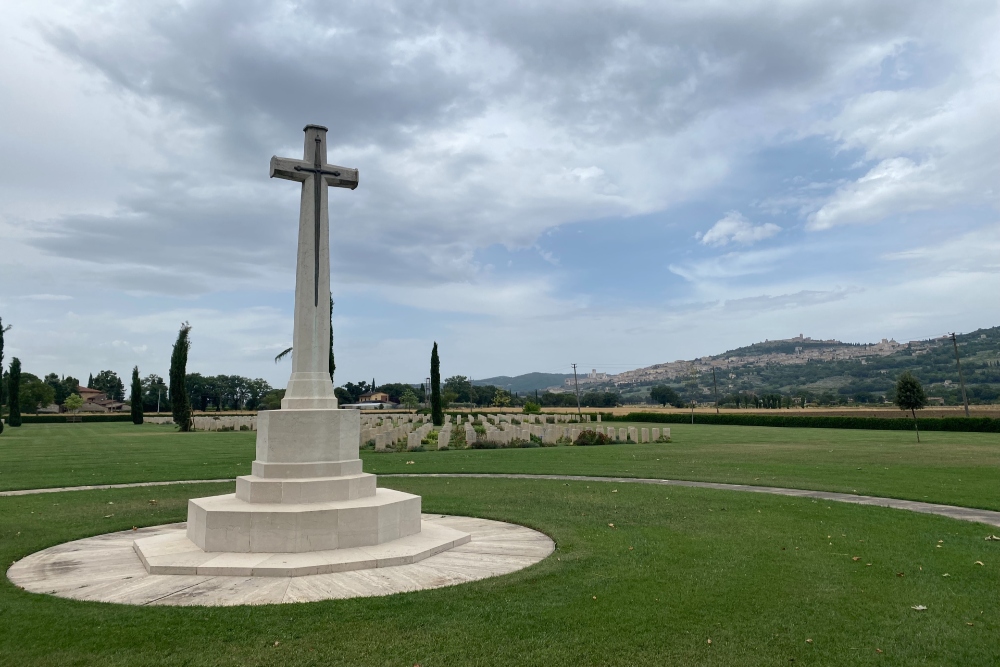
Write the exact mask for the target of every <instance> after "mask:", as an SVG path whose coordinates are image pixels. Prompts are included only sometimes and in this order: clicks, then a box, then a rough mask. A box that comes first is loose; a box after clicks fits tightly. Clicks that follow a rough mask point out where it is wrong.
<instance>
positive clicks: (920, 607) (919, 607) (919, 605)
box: [910, 604, 927, 611]
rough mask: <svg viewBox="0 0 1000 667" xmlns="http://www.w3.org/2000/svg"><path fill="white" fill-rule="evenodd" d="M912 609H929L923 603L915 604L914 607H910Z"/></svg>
mask: <svg viewBox="0 0 1000 667" xmlns="http://www.w3.org/2000/svg"><path fill="white" fill-rule="evenodd" d="M910 609H912V610H913V611H927V607H925V606H924V605H922V604H915V605H913V606H912V607H910Z"/></svg>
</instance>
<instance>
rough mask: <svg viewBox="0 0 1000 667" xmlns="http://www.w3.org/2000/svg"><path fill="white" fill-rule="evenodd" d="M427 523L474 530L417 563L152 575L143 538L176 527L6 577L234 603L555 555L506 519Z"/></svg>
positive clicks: (367, 587) (33, 564)
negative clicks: (142, 554) (291, 573)
mask: <svg viewBox="0 0 1000 667" xmlns="http://www.w3.org/2000/svg"><path fill="white" fill-rule="evenodd" d="M422 519H423V521H424V522H429V523H431V524H436V525H439V526H442V527H446V528H452V529H454V530H459V531H463V532H465V533H469V534H470V535H471V536H472V539H471V540H470V541H469V542H468V543H466V544H462V545H460V546H456V547H453V548H451V549H449V550H447V551H444V552H442V553H438V554H435V555H433V556H430V557H428V558H425V559H423V560H421V561H419V562H416V563H412V564H408V565H395V566H391V567H375V568H371V569H365V570H352V571H349V572H335V573H329V574H315V575H306V576H299V577H273V576H211V575H183V574H149V573H148V572H147V571H146V568H145V567H144V566H143V564H142V562H141V561H140V560H139V557H138V556H137V555H136V552H135V550H134V549H133V544H132V543H133V542H134V541H135V540H136V539H137V538H147V537H154V536H165V535H170V534H174V533H179V532H182V531H184V530H185V528H186V524H184V523H175V524H169V525H165V526H155V527H152V528H140V529H139V530H128V531H123V532H119V533H108V534H106V535H98V536H96V537H88V538H86V539H83V540H76V541H74V542H67V543H65V544H60V545H57V546H54V547H50V548H48V549H45V550H43V551H39V552H37V553H34V554H31V555H30V556H27V557H25V558H23V559H21V560H19V561H17V562H16V563H15V564H14V565H12V566H11V567H10V569H9V570H8V571H7V577H8V578H9V579H10V580H11V582H13V583H14V584H15V585H16V586H19V587H21V588H23V589H24V590H26V591H30V592H32V593H46V594H49V595H56V596H59V597H64V598H72V599H74V600H90V601H94V602H114V603H118V604H134V605H177V606H197V605H201V606H231V605H243V604H251V605H254V604H280V603H291V602H314V601H317V600H330V599H345V598H354V597H371V596H376V595H392V594H394V593H405V592H409V591H419V590H424V589H428V588H440V587H442V586H453V585H455V584H464V583H466V582H469V581H476V580H477V579H486V578H488V577H496V576H499V575H503V574H509V573H511V572H516V571H517V570H520V569H523V568H526V567H528V566H529V565H534V564H535V563H537V562H539V561H541V560H543V559H544V558H546V557H547V556H548V555H549V554H551V553H552V552H553V551H554V550H555V543H554V542H553V541H552V540H551V539H550V538H549V537H548V536H547V535H545V534H544V533H540V532H538V531H536V530H532V529H530V528H525V527H524V526H518V525H516V524H511V523H503V522H501V521H490V520H488V519H476V518H472V517H462V516H443V515H438V514H434V515H427V514H425V515H423V516H422Z"/></svg>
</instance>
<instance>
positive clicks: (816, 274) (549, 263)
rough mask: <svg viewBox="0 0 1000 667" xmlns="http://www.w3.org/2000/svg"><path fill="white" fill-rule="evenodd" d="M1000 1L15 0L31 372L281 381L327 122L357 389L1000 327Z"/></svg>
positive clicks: (11, 312)
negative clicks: (285, 173) (183, 354)
mask: <svg viewBox="0 0 1000 667" xmlns="http://www.w3.org/2000/svg"><path fill="white" fill-rule="evenodd" d="M998 34H1000V8H998V5H997V3H996V2H992V1H990V2H986V1H977V0H970V1H968V2H961V3H941V2H936V1H935V2H931V1H923V0H905V1H904V0H899V1H894V0H886V1H884V2H876V3H873V2H868V1H864V0H861V1H848V0H842V1H838V0H816V1H810V0H799V1H794V2H792V1H769V2H755V1H752V0H736V1H733V2H723V1H720V0H697V1H686V2H648V3H645V2H641V1H638V0H635V1H627V2H614V1H609V0H603V1H601V2H586V1H578V2H558V1H554V2H519V1H516V0H512V1H511V2H499V3H498V2H493V1H491V2H479V1H475V0H462V1H460V2H459V1H441V2H434V1H428V2H419V3H415V2H402V1H401V2H391V1H377V0H376V1H366V2H350V1H342V2H335V3H334V2H319V1H315V2H310V1H301V2H295V1H285V2H264V1H261V0H240V1H236V0H230V1H224V0H175V1H173V2H166V1H160V0H144V1H143V2H126V1H122V2H107V1H102V0H84V1H81V2H75V1H71V0H52V1H51V2H46V3H38V2H27V1H19V0H7V1H6V2H4V3H3V5H2V7H0V62H3V66H2V67H0V155H2V156H3V160H2V161H0V317H2V319H3V323H4V324H5V325H7V324H10V325H12V327H13V328H12V329H11V330H10V331H9V332H8V333H7V334H6V350H5V357H6V360H5V361H6V362H8V363H9V361H10V359H11V358H12V357H14V356H17V357H19V358H20V359H21V361H22V364H23V367H24V369H25V370H26V371H28V372H32V373H35V374H37V375H42V374H45V373H50V372H55V373H58V374H70V375H73V376H75V377H78V378H80V379H85V378H86V377H87V375H88V374H90V373H93V374H96V373H97V372H99V371H100V370H103V369H110V370H114V371H116V372H117V373H118V374H119V375H122V376H126V375H127V374H128V373H130V372H131V369H132V367H133V366H136V365H137V366H138V367H139V369H140V373H141V374H142V375H146V374H148V373H157V374H159V375H163V376H165V375H166V373H167V369H168V366H169V357H170V348H171V344H172V343H173V341H174V339H175V338H176V335H177V330H178V328H179V327H180V325H181V323H182V322H185V321H186V322H189V323H190V324H191V325H192V332H191V335H192V348H191V354H190V360H189V364H188V370H189V372H200V373H203V374H210V375H214V374H228V375H232V374H238V375H244V376H249V377H262V378H264V379H266V380H268V381H269V382H270V383H271V384H272V385H274V386H276V387H281V386H284V384H285V383H286V382H287V378H288V374H289V372H290V363H289V362H288V361H284V362H281V363H278V364H275V363H274V361H273V358H274V355H275V354H277V353H278V352H279V351H281V350H282V349H284V348H285V347H287V346H289V345H290V344H291V330H292V318H291V314H292V308H293V289H294V263H295V244H296V233H297V222H298V197H299V192H298V187H297V184H294V183H289V182H287V181H282V180H277V179H275V180H271V179H269V178H268V163H269V160H270V157H271V156H272V155H280V156H286V157H300V156H301V150H302V148H301V147H302V127H303V126H304V125H306V124H308V123H316V124H321V125H325V126H327V127H329V128H330V132H329V135H328V137H327V141H328V150H329V156H328V157H329V161H330V162H331V163H334V164H339V165H343V166H348V167H354V168H357V169H359V170H360V185H359V187H358V188H357V190H354V191H350V190H343V189H331V191H330V221H331V246H332V249H331V265H332V276H331V285H332V293H333V295H334V300H335V302H336V305H335V307H334V334H335V337H336V343H335V350H336V355H337V374H336V375H337V376H336V378H335V383H336V384H338V385H339V384H343V383H344V382H347V381H349V380H350V381H358V380H361V379H370V378H375V379H376V380H377V382H378V383H380V384H381V383H382V382H389V381H398V382H421V381H422V380H423V379H424V378H425V377H426V376H427V375H428V374H429V372H428V368H429V357H430V350H431V346H432V344H433V342H434V341H437V342H438V344H439V346H440V354H441V359H442V373H443V374H444V377H448V376H450V375H456V374H460V375H466V376H471V377H473V378H485V377H490V376H496V375H518V374H521V373H526V372H532V371H541V372H554V373H557V372H564V373H568V372H571V364H573V363H577V364H578V365H579V367H580V368H581V369H582V370H589V369H591V368H596V369H597V370H599V371H604V372H609V373H617V372H620V371H624V370H628V369H631V368H636V367H641V366H646V365H651V364H654V363H661V362H665V361H672V360H675V359H690V358H694V357H697V356H703V355H709V354H718V353H720V352H723V351H725V350H727V349H732V348H735V347H738V346H741V345H746V344H750V343H753V342H756V341H762V340H765V339H772V340H773V339H777V338H789V337H792V336H796V335H798V334H800V333H801V334H804V335H806V336H812V337H813V338H824V339H826V338H837V339H840V340H844V341H849V342H871V341H877V340H880V339H881V338H895V339H896V340H900V341H907V340H911V339H917V338H925V337H930V336H936V335H940V334H943V333H945V332H949V331H959V332H965V331H972V330H975V329H977V328H980V327H989V326H995V325H998V324H1000V298H998V296H997V295H998V294H1000V217H998V209H1000V189H998V188H1000V160H998V159H997V156H998V155H1000V40H998V39H997V35H998Z"/></svg>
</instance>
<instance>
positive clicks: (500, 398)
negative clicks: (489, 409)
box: [492, 389, 510, 408]
mask: <svg viewBox="0 0 1000 667" xmlns="http://www.w3.org/2000/svg"><path fill="white" fill-rule="evenodd" d="M492 405H493V407H494V408H507V407H510V392H509V391H505V390H503V389H497V391H496V393H495V394H493V403H492Z"/></svg>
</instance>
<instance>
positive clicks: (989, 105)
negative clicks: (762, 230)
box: [806, 17, 1000, 231]
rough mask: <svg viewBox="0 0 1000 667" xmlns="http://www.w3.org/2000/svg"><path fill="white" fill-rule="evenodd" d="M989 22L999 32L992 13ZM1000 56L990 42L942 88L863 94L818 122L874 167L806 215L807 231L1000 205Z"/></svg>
mask: <svg viewBox="0 0 1000 667" xmlns="http://www.w3.org/2000/svg"><path fill="white" fill-rule="evenodd" d="M986 23H987V24H990V25H993V26H994V28H996V29H1000V25H998V23H997V21H996V18H995V17H994V18H993V20H991V21H986ZM998 59H1000V46H998V45H997V44H996V40H993V41H992V45H991V46H987V47H984V48H979V49H975V50H972V52H971V53H970V54H969V55H968V59H967V61H966V62H964V63H963V64H962V66H961V67H959V68H957V69H956V70H955V71H954V72H953V73H951V74H950V75H949V76H948V77H946V78H944V79H943V81H941V82H940V83H938V84H937V85H932V86H911V87H908V88H906V89H902V90H878V91H873V92H869V93H864V94H861V95H858V96H856V97H855V98H854V99H851V100H850V101H849V102H848V103H847V104H846V105H845V106H844V108H843V110H842V111H841V112H840V113H839V114H837V115H836V116H835V117H834V118H833V119H832V120H830V121H829V122H826V123H821V124H820V127H821V131H822V132H825V133H828V135H829V136H830V137H832V138H834V139H835V140H836V141H838V143H839V144H840V146H841V147H842V148H843V149H846V150H857V151H861V152H862V153H863V155H864V162H865V164H867V165H871V166H870V167H868V169H867V171H866V173H864V174H863V175H862V176H860V177H859V178H857V179H855V180H854V181H853V182H850V183H847V184H845V185H843V186H841V187H840V188H838V189H837V190H836V191H835V192H834V193H833V194H832V195H831V196H830V197H829V198H828V199H827V200H826V201H825V202H823V203H822V205H821V206H820V207H819V209H818V210H816V211H815V212H813V213H812V214H811V215H809V216H808V219H807V225H806V227H807V229H810V230H814V231H817V230H828V229H832V228H834V227H838V226H841V225H851V224H860V223H869V224H871V223H878V222H881V221H885V220H894V219H897V218H899V217H901V216H906V215H907V214H912V213H916V212H921V211H934V210H938V211H944V210H947V209H950V208H953V207H956V206H985V207H989V208H992V209H994V210H996V209H997V208H998V207H1000V188H998V187H997V183H1000V162H998V161H997V160H996V155H997V154H1000V125H998V124H997V122H996V109H997V108H1000V78H998V77H997V76H996V62H997V61H998Z"/></svg>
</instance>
